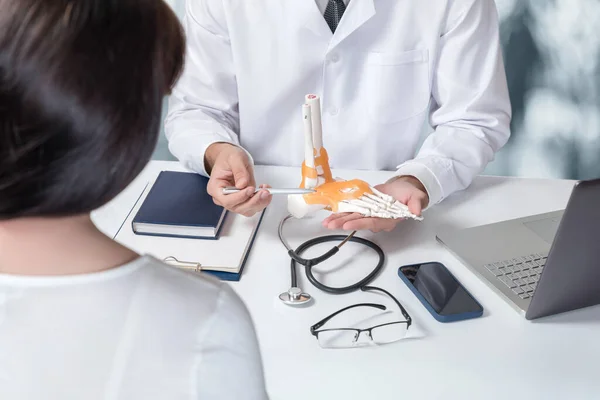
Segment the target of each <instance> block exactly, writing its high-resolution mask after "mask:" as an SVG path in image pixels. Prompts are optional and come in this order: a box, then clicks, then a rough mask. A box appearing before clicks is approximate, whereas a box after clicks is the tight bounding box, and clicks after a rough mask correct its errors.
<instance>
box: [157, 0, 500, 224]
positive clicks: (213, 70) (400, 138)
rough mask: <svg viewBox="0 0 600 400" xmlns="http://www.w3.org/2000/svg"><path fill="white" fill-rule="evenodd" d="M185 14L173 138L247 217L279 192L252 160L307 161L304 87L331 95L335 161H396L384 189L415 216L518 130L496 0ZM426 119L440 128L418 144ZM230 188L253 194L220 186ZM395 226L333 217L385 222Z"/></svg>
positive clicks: (257, 2)
mask: <svg viewBox="0 0 600 400" xmlns="http://www.w3.org/2000/svg"><path fill="white" fill-rule="evenodd" d="M183 22H184V26H185V30H186V34H187V39H188V48H187V53H188V54H187V63H186V66H185V71H184V74H183V76H182V78H181V79H180V80H179V83H178V85H177V87H176V88H175V90H174V92H173V94H172V96H171V98H170V105H169V113H168V116H167V119H166V135H167V138H168V140H169V148H170V151H171V152H172V153H173V154H174V155H175V156H176V157H177V158H178V159H179V160H180V161H181V162H182V163H183V164H184V165H185V166H186V167H188V168H190V169H192V170H194V171H196V172H198V173H199V174H202V175H205V176H210V181H209V192H210V194H211V195H212V196H213V198H214V200H215V202H216V203H218V204H221V205H223V206H224V207H225V208H227V209H229V210H231V211H234V212H237V213H240V214H243V215H247V216H249V215H252V214H254V213H256V212H258V211H260V210H262V209H263V208H264V207H266V206H267V205H268V204H269V202H270V201H271V198H270V195H269V194H268V193H267V192H266V191H261V192H258V193H257V194H253V192H254V191H253V188H254V187H255V185H257V182H255V179H254V174H253V165H254V163H256V164H270V165H282V166H295V167H299V166H300V165H301V163H302V161H303V156H304V153H303V146H304V144H303V143H304V142H303V141H304V135H303V130H302V129H303V128H302V119H301V105H302V103H303V102H304V96H305V95H306V94H307V93H317V94H319V95H320V96H321V99H322V108H323V112H322V123H323V142H324V147H325V148H326V149H327V151H328V153H329V158H330V164H331V167H332V168H347V169H369V170H388V171H390V174H389V179H388V180H386V182H382V183H381V185H379V186H376V187H377V188H378V189H379V190H381V191H383V192H386V193H388V194H390V195H392V196H394V197H396V198H397V199H398V200H400V201H402V202H404V203H405V204H408V206H409V208H410V209H411V211H412V212H413V213H415V214H420V213H421V211H422V210H423V209H425V208H427V207H429V206H432V205H434V204H436V203H439V202H440V201H442V200H443V199H444V198H446V197H447V196H449V195H450V194H452V193H453V192H455V191H458V190H461V189H464V188H466V187H467V186H469V185H470V183H471V182H472V180H473V178H474V177H475V176H476V175H477V174H479V173H481V172H482V171H483V169H484V168H485V167H486V165H487V164H488V163H489V162H490V161H492V160H493V158H494V154H495V153H496V152H497V151H498V150H499V149H501V148H502V147H503V146H504V144H505V143H506V142H507V140H508V138H509V135H510V133H509V124H510V118H511V107H510V102H509V97H508V90H507V83H506V76H505V72H504V65H503V60H502V54H501V48H500V44H499V35H498V18H497V11H496V8H495V4H494V1H493V0H419V1H397V0H343V1H342V0H293V1H288V0H252V1H246V0H188V1H187V6H186V15H185V18H184V21H183ZM427 122H429V123H430V125H431V127H433V129H434V130H433V132H432V133H431V134H430V135H429V136H428V137H427V138H426V140H425V142H424V143H423V145H422V146H421V148H420V150H419V151H418V152H417V150H418V149H417V146H418V145H419V143H420V136H421V133H422V130H423V127H424V126H425V124H426V123H427ZM296 183H297V182H290V184H296ZM233 185H235V186H237V187H238V188H247V190H246V191H241V192H239V193H236V194H232V195H226V196H224V195H222V194H221V190H220V189H221V188H222V187H224V186H233ZM397 222H398V221H396V220H379V219H375V218H362V217H360V216H359V215H355V214H350V215H332V216H331V217H329V218H327V219H326V220H325V221H324V222H323V223H324V225H326V226H327V227H329V228H331V229H340V228H341V229H351V230H355V229H357V230H359V229H370V230H373V231H379V230H388V231H389V230H391V229H393V228H394V226H395V224H396V223H397Z"/></svg>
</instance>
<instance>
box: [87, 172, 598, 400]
mask: <svg viewBox="0 0 600 400" xmlns="http://www.w3.org/2000/svg"><path fill="white" fill-rule="evenodd" d="M163 169H175V170H182V168H181V167H180V166H179V164H178V163H174V162H162V161H160V162H159V161H153V162H151V163H150V164H149V165H148V166H147V168H146V169H145V171H144V172H143V173H142V174H141V175H140V176H139V177H138V178H137V179H136V181H134V182H133V183H132V185H130V187H129V188H128V189H127V190H126V191H124V192H123V193H122V194H121V195H119V196H118V197H117V198H116V199H114V200H113V201H112V202H111V203H109V204H108V205H106V206H105V207H103V208H102V209H100V210H97V211H96V212H94V213H93V219H94V221H95V223H96V224H97V226H98V227H99V228H100V229H101V230H103V231H104V232H105V233H107V234H108V235H110V236H113V235H114V234H115V233H116V232H117V230H118V228H119V226H120V225H121V224H122V222H123V220H124V219H125V217H126V216H127V213H128V212H129V210H130V208H131V207H132V206H133V204H134V202H135V200H136V199H137V197H138V195H139V194H140V193H141V191H142V188H143V186H144V185H145V184H146V183H147V182H148V181H150V180H152V179H153V178H154V177H155V176H156V174H157V173H158V172H159V171H160V170H163ZM256 175H257V179H258V181H259V183H263V182H265V183H269V184H271V185H272V186H285V187H289V186H290V185H293V186H295V185H296V184H297V183H298V181H299V178H300V172H299V169H290V168H282V167H276V168H273V167H260V166H258V167H256ZM334 175H335V176H341V177H344V178H355V177H357V178H361V179H364V180H366V181H368V182H370V183H372V184H377V183H380V181H383V180H384V179H385V177H386V173H383V172H365V171H334ZM572 185H573V182H572V181H565V180H544V179H524V178H504V177H479V178H478V179H477V180H476V181H475V182H474V183H473V184H472V185H471V187H470V188H469V189H467V190H466V191H463V192H460V193H456V194H455V195H453V196H451V197H449V198H448V199H446V200H444V201H443V202H442V203H441V204H439V205H437V206H435V207H433V208H431V209H430V210H427V211H426V213H425V214H424V216H425V220H424V221H423V222H415V221H407V222H404V223H402V224H400V225H399V226H398V228H397V229H396V230H395V231H394V232H391V233H379V234H372V233H370V232H361V233H360V234H359V236H361V237H367V238H370V239H372V240H374V241H375V242H376V243H378V244H379V245H380V246H381V247H382V248H383V250H384V251H385V253H386V256H387V260H386V266H385V268H384V271H383V272H382V273H381V274H380V275H379V277H377V279H376V280H375V281H374V282H373V283H372V284H373V285H375V286H380V287H383V288H385V289H387V290H388V291H390V292H391V293H392V294H394V295H395V296H396V297H397V298H398V300H399V301H400V302H401V303H402V304H403V305H404V306H405V308H406V309H407V310H408V312H409V313H410V314H411V316H412V318H413V320H414V323H415V326H414V329H413V327H411V330H413V332H415V333H416V334H417V335H416V336H418V337H417V338H416V339H411V340H404V341H400V342H396V343H394V344H390V345H385V346H379V347H378V346H374V347H363V348H357V349H343V350H324V349H321V348H320V347H319V345H318V343H317V341H316V339H315V338H314V337H313V336H312V335H311V334H310V332H309V327H310V326H311V325H312V324H314V323H315V322H317V321H318V320H320V319H321V318H323V317H324V316H326V315H329V314H330V313H331V312H333V311H336V310H337V309H339V308H342V307H344V306H347V305H350V304H354V303H357V302H383V303H382V304H386V305H388V306H390V308H389V309H390V310H393V311H392V313H390V314H389V315H387V318H388V319H387V320H386V321H391V320H393V319H394V318H396V317H398V316H399V315H400V314H399V313H397V312H396V311H395V310H396V309H395V308H394V307H393V306H392V305H391V304H390V303H389V302H388V301H387V300H386V299H385V298H384V297H383V296H379V295H375V294H369V293H362V292H354V293H350V294H346V295H330V294H326V293H323V292H320V291H318V290H317V289H316V288H314V287H312V286H311V285H310V283H308V282H307V281H306V279H305V276H304V273H303V271H299V274H298V276H299V279H300V282H301V283H300V286H301V287H303V289H304V290H305V291H307V292H309V293H310V294H312V295H313V297H314V299H315V301H314V303H313V304H312V305H310V306H309V307H305V308H292V307H290V306H287V305H284V304H283V303H281V302H280V301H279V299H278V295H279V294H280V293H281V292H283V291H285V290H287V289H288V287H289V285H290V267H289V258H288V256H287V254H286V251H285V249H284V248H283V246H282V245H281V244H280V242H279V240H278V238H277V226H278V223H279V221H280V218H281V217H282V216H284V215H285V214H286V199H285V196H275V198H274V200H273V203H272V205H271V206H269V208H268V209H267V212H266V214H265V217H264V220H263V223H262V226H261V228H260V230H259V233H258V236H257V239H256V242H255V245H254V248H253V250H252V252H251V254H250V257H249V259H248V264H247V265H246V269H245V271H244V275H243V277H242V279H241V281H240V282H232V283H231V285H232V287H233V288H235V290H236V291H237V292H238V293H239V294H240V296H241V297H242V298H243V300H244V301H245V302H246V304H247V306H248V309H249V310H250V313H251V315H252V318H253V320H254V323H255V325H256V330H257V334H258V338H259V342H260V346H261V351H262V355H263V362H264V366H265V375H266V381H267V386H268V390H269V393H270V396H271V397H272V398H273V399H286V400H293V399H303V400H306V399H361V400H364V399H416V398H418V399H483V398H485V399H492V398H493V399H496V398H498V399H585V398H590V399H591V398H594V399H598V398H600V376H599V371H600V370H598V369H596V368H598V362H599V361H600V306H596V307H590V308H586V309H583V310H578V311H574V312H570V313H565V314H562V315H558V316H553V317H549V318H545V319H542V320H537V321H536V322H530V321H526V320H525V319H524V318H523V317H521V316H520V315H518V314H517V313H516V312H515V311H514V310H513V309H512V308H510V307H509V306H508V305H507V304H506V303H504V302H503V301H502V300H501V299H500V298H499V297H497V296H496V295H495V294H494V293H493V292H492V291H491V290H490V289H488V287H487V286H485V284H484V283H482V282H480V281H479V280H478V279H477V278H476V277H475V276H474V275H473V274H471V273H470V272H469V271H468V270H467V269H466V267H464V266H463V265H462V264H461V263H460V262H458V261H457V260H456V259H455V258H453V256H451V255H450V254H449V253H448V252H447V251H446V250H444V249H443V248H442V247H441V245H439V244H438V243H437V242H436V240H435V231H436V229H437V228H438V227H439V226H441V225H445V224H451V225H454V226H461V227H467V226H473V225H478V224H483V223H489V222H494V221H499V220H504V219H509V218H515V217H521V216H526V215H529V214H535V213H541V212H547V211H554V210H558V209H562V208H564V207H565V205H566V202H567V199H568V196H569V194H570V189H571V187H572ZM320 221H321V216H319V217H318V218H313V219H308V220H300V221H294V220H292V221H290V223H289V225H286V234H287V235H286V236H287V238H288V241H289V242H290V244H291V245H292V246H294V247H296V246H298V245H299V244H300V243H302V242H304V241H305V240H308V239H310V238H312V237H314V236H317V235H321V234H330V233H332V232H330V231H326V230H325V229H323V228H321V225H320ZM335 233H339V232H335ZM330 247H331V246H330V245H329V244H327V245H324V246H322V247H319V248H317V249H315V252H321V251H323V250H324V249H328V248H330ZM342 249H345V250H343V251H341V252H340V254H338V255H336V257H334V258H332V259H331V261H330V262H329V261H328V262H327V263H324V264H323V266H322V267H321V266H320V268H316V270H319V269H320V270H322V271H324V270H335V273H332V274H329V275H327V274H326V273H324V274H322V275H319V276H320V277H321V279H322V280H323V281H324V282H326V283H328V284H331V285H341V284H343V283H345V282H349V281H350V280H352V279H353V278H356V277H359V276H361V275H360V272H361V271H362V272H363V273H367V272H368V271H370V268H372V266H373V265H374V261H375V256H374V253H369V252H368V251H367V252H366V253H363V254H360V255H359V258H358V259H355V261H352V262H351V261H349V257H348V254H355V253H358V252H359V251H364V249H363V248H362V247H359V246H358V245H355V244H352V243H349V244H348V245H347V246H344V248H342ZM344 252H345V253H344ZM367 253H368V254H367ZM313 254H316V253H313ZM342 254H345V255H342ZM422 261H440V262H442V263H444V264H445V265H446V266H447V267H448V268H449V269H450V270H451V271H452V273H454V274H455V276H456V277H457V278H458V279H459V280H460V281H461V282H462V284H463V285H465V287H466V288H467V289H468V290H469V291H470V292H471V293H472V294H473V295H474V296H475V297H476V298H477V299H478V300H479V301H480V302H481V303H482V305H483V307H484V309H485V312H484V315H483V317H481V318H478V319H474V320H470V321H463V322H455V323H449V324H443V323H439V322H437V321H436V320H434V319H433V318H432V317H431V316H430V314H429V313H428V312H427V311H426V310H425V309H424V308H423V306H422V305H421V304H420V303H419V301H418V300H417V299H416V298H415V297H414V296H413V294H412V293H411V292H410V291H409V289H408V288H407V287H406V286H405V285H404V284H403V283H402V281H401V280H400V279H399V278H398V275H397V270H398V267H399V266H401V265H405V264H411V263H417V262H422ZM346 262H348V263H349V264H350V266H348V267H345V268H341V269H340V268H339V267H340V266H341V265H342V264H344V263H346ZM356 312H358V314H356V313H355V314H352V315H349V316H347V317H345V318H348V321H344V322H350V320H352V321H358V320H359V318H360V319H366V318H369V317H370V316H372V315H374V314H376V313H377V312H378V311H377V310H374V309H365V310H360V311H356ZM367 322H369V321H367ZM368 325H371V324H367V326H368ZM363 327H364V326H363ZM232 379H235V377H232Z"/></svg>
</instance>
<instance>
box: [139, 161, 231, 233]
mask: <svg viewBox="0 0 600 400" xmlns="http://www.w3.org/2000/svg"><path fill="white" fill-rule="evenodd" d="M207 184H208V178H206V177H204V176H202V175H198V174H195V173H190V172H178V171H162V172H161V173H160V174H159V175H158V177H157V178H156V181H155V182H154V185H152V188H151V189H150V192H149V193H148V196H147V197H146V199H145V200H144V202H143V204H142V205H141V207H140V209H139V210H138V212H137V214H136V215H135V217H134V218H133V221H132V229H133V232H134V233H136V234H138V235H151V236H166V237H180V238H194V239H213V240H215V239H218V238H219V232H220V230H221V226H222V225H223V221H224V219H225V216H226V214H227V210H225V209H224V208H223V207H221V206H218V205H216V204H215V203H214V202H213V199H212V197H211V196H210V195H209V194H208V192H207V191H206V185H207Z"/></svg>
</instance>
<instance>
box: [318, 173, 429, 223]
mask: <svg viewBox="0 0 600 400" xmlns="http://www.w3.org/2000/svg"><path fill="white" fill-rule="evenodd" d="M375 189H377V190H379V191H380V192H383V193H385V194H389V195H390V196H392V197H394V198H395V199H396V200H398V201H399V202H401V203H403V204H406V205H407V206H408V209H409V210H410V212H412V213H413V214H415V215H421V211H422V210H423V209H424V208H426V207H427V205H428V204H429V196H428V195H427V190H426V189H425V187H424V186H423V184H422V183H421V182H420V181H419V180H418V179H417V178H415V177H413V176H401V177H398V178H395V179H394V180H392V181H389V182H387V183H384V184H381V185H377V186H375ZM400 221H401V219H387V218H374V217H365V216H363V215H361V214H358V213H339V214H331V215H330V216H329V217H327V218H326V219H325V220H323V226H324V227H326V228H329V229H333V230H336V229H344V230H350V231H359V230H371V231H373V232H380V231H386V232H390V231H392V230H393V229H394V228H395V227H396V225H397V224H398V223H399V222H400Z"/></svg>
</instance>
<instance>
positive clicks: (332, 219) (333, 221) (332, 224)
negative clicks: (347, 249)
mask: <svg viewBox="0 0 600 400" xmlns="http://www.w3.org/2000/svg"><path fill="white" fill-rule="evenodd" d="M360 218H363V216H362V215H361V214H359V213H337V214H331V215H330V216H329V217H327V218H325V220H323V225H324V226H325V227H326V228H329V229H334V230H335V229H342V227H343V226H344V224H345V223H346V222H348V221H353V220H356V219H360Z"/></svg>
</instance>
